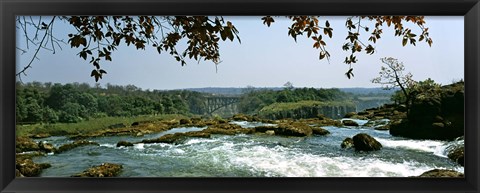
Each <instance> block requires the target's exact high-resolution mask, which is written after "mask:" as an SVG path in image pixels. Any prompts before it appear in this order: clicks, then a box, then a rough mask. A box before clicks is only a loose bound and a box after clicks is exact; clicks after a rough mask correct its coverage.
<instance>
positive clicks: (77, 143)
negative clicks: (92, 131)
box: [55, 140, 100, 153]
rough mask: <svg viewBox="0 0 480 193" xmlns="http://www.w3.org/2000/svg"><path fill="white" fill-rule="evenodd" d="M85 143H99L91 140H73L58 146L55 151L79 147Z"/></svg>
mask: <svg viewBox="0 0 480 193" xmlns="http://www.w3.org/2000/svg"><path fill="white" fill-rule="evenodd" d="M86 145H97V146H98V145H100V144H98V143H97V142H93V141H85V140H78V141H74V142H73V143H69V144H65V145H62V146H60V147H59V148H58V149H57V151H55V153H62V152H65V151H68V150H71V149H73V148H76V147H80V146H86Z"/></svg>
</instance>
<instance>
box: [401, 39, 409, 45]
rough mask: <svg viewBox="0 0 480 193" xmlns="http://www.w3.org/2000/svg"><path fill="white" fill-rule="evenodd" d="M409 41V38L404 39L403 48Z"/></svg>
mask: <svg viewBox="0 0 480 193" xmlns="http://www.w3.org/2000/svg"><path fill="white" fill-rule="evenodd" d="M407 41H408V39H407V38H403V41H402V45H403V46H405V45H407Z"/></svg>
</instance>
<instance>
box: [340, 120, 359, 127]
mask: <svg viewBox="0 0 480 193" xmlns="http://www.w3.org/2000/svg"><path fill="white" fill-rule="evenodd" d="M342 123H343V125H345V126H354V127H358V126H359V125H358V123H357V122H355V121H352V120H343V121H342Z"/></svg>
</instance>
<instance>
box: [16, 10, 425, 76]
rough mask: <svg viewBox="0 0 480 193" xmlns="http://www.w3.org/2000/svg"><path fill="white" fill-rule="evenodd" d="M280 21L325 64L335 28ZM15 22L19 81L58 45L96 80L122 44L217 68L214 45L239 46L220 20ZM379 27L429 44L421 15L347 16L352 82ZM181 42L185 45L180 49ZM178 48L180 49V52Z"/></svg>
mask: <svg viewBox="0 0 480 193" xmlns="http://www.w3.org/2000/svg"><path fill="white" fill-rule="evenodd" d="M285 17H287V18H288V19H289V20H291V22H292V24H291V26H290V27H289V28H288V36H290V37H292V38H293V39H294V40H295V41H296V40H297V38H298V37H301V36H304V37H306V38H309V39H311V40H312V41H313V43H312V47H313V48H315V49H318V50H319V59H320V60H323V59H327V60H329V58H330V53H329V52H328V50H327V43H326V41H325V40H326V39H327V38H326V37H328V38H332V36H333V30H334V29H333V27H332V26H330V23H329V21H328V20H324V21H320V20H321V19H322V17H320V16H285ZM261 19H262V21H263V23H264V24H265V25H267V26H268V27H269V26H271V25H272V24H273V23H274V22H275V19H274V17H272V16H265V17H262V18H261ZM16 20H17V22H16V24H17V29H19V30H21V31H22V32H23V33H24V36H25V38H26V47H27V48H25V49H24V48H17V49H18V50H20V51H22V52H27V51H28V50H29V49H30V44H33V46H34V54H33V57H32V59H31V60H29V63H28V64H25V65H24V67H23V69H21V70H20V71H19V72H18V73H17V76H19V77H20V76H21V75H22V74H25V72H26V70H27V69H28V68H30V67H31V65H32V63H33V62H34V60H35V59H37V54H38V52H39V51H40V50H42V49H45V50H49V51H52V52H53V53H55V51H56V49H57V48H61V45H62V43H66V44H68V45H70V47H72V48H78V49H79V52H78V55H79V57H81V58H82V59H84V60H85V61H89V63H91V64H92V65H93V67H94V68H93V70H92V72H91V74H90V75H91V76H92V77H94V78H95V81H98V80H99V79H101V78H102V76H103V75H105V74H107V71H106V70H105V69H103V68H102V66H101V63H102V61H112V60H113V57H112V53H113V52H114V51H115V50H117V49H118V47H119V46H120V45H122V44H125V45H127V46H134V47H135V48H136V49H138V50H145V49H146V47H147V46H151V47H152V48H154V49H156V50H157V52H158V53H159V54H161V53H168V54H170V55H172V56H173V57H174V58H175V59H176V60H177V61H178V62H179V63H180V64H181V65H185V64H186V59H187V58H188V59H194V60H197V61H200V60H205V61H212V62H213V63H215V64H219V63H220V62H221V59H220V47H219V42H220V41H226V40H230V41H234V40H235V39H236V40H238V42H240V37H239V30H238V29H237V28H236V27H235V25H234V24H233V23H232V22H230V21H226V20H225V19H224V18H223V17H221V16H54V17H51V18H48V19H44V18H43V19H42V17H35V18H34V17H31V16H18V17H17V18H16ZM57 20H62V21H65V22H68V24H70V25H71V26H72V27H73V28H74V29H75V30H76V32H75V33H69V34H65V35H66V36H67V37H68V42H63V41H62V38H63V37H55V36H54V32H53V30H54V23H55V21H57ZM406 23H411V24H414V25H416V26H418V28H419V33H414V32H413V30H412V29H410V28H408V27H405V24H406ZM384 25H386V26H387V27H392V28H394V30H395V34H394V35H395V36H398V37H400V38H401V44H402V45H403V46H406V45H407V44H411V45H416V42H421V41H424V42H426V43H428V44H429V45H430V46H431V44H432V43H433V41H432V39H431V38H430V36H429V32H428V28H427V27H425V20H424V17H423V16H352V17H348V18H347V19H346V22H345V27H346V28H347V35H346V38H345V43H344V44H343V46H342V49H343V50H345V51H348V52H350V54H349V55H348V56H346V57H345V60H344V63H345V64H348V65H349V68H348V70H347V73H346V75H347V77H349V78H351V77H353V68H352V66H351V65H352V64H354V63H356V62H357V61H358V59H357V57H356V54H357V53H361V52H364V53H366V54H373V53H374V52H375V46H374V45H375V44H376V42H377V41H378V40H379V39H380V38H381V37H382V35H383V27H384ZM32 28H33V29H34V30H31V29H32ZM361 34H365V35H364V36H366V38H368V39H366V38H364V39H362V38H360V37H361ZM417 34H418V35H417ZM364 36H362V37H364ZM180 43H185V44H186V45H181V46H179V44H180ZM179 47H182V48H183V47H184V49H182V50H179Z"/></svg>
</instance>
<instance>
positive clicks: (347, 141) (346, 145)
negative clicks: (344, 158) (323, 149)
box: [340, 137, 353, 148]
mask: <svg viewBox="0 0 480 193" xmlns="http://www.w3.org/2000/svg"><path fill="white" fill-rule="evenodd" d="M340 147H342V148H351V147H353V139H352V138H350V137H347V138H345V139H344V140H343V142H342V144H341V145H340Z"/></svg>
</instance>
